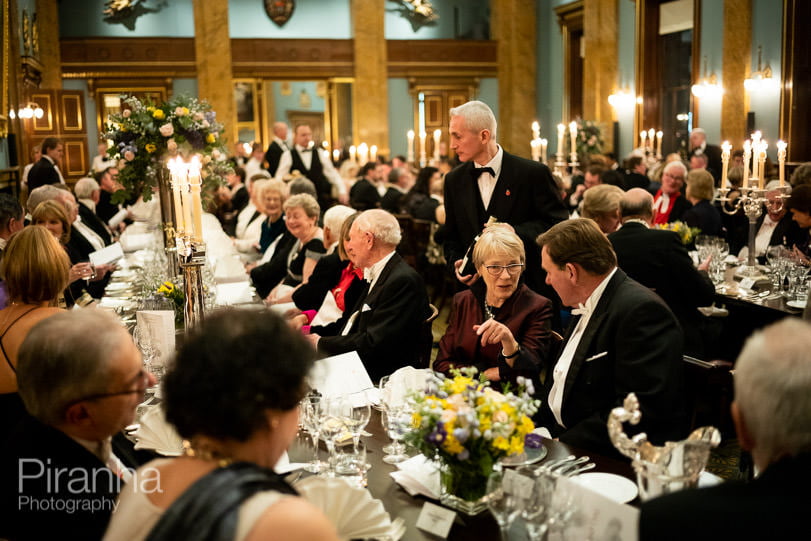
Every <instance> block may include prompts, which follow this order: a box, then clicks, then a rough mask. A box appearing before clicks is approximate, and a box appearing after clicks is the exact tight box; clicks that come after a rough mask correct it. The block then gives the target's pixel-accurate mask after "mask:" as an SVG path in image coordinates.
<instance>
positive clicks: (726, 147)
mask: <svg viewBox="0 0 811 541" xmlns="http://www.w3.org/2000/svg"><path fill="white" fill-rule="evenodd" d="M731 150H732V145H730V144H729V141H724V142H723V143H721V188H723V187H724V186H726V183H727V171H729V153H730V151H731Z"/></svg>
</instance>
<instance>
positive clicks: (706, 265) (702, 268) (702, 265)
mask: <svg viewBox="0 0 811 541" xmlns="http://www.w3.org/2000/svg"><path fill="white" fill-rule="evenodd" d="M710 261H712V255H709V256H707V259H705V260H704V261H702V262H701V263H699V265H698V267H696V268H697V269H698V270H700V271H708V270H709V269H710Z"/></svg>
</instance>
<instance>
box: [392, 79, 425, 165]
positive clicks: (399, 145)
mask: <svg viewBox="0 0 811 541" xmlns="http://www.w3.org/2000/svg"><path fill="white" fill-rule="evenodd" d="M408 130H414V131H415V132H416V131H418V130H417V129H416V128H415V127H414V106H413V102H412V97H411V94H409V93H408V79H389V148H390V149H391V155H392V156H396V155H398V154H402V155H403V156H407V155H408V138H407V137H406V133H407V132H408Z"/></svg>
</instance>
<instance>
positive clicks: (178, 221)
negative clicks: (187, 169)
mask: <svg viewBox="0 0 811 541" xmlns="http://www.w3.org/2000/svg"><path fill="white" fill-rule="evenodd" d="M179 161H180V158H172V159H170V160H169V171H170V172H171V173H172V199H173V201H174V205H175V234H176V235H177V236H183V233H184V232H185V229H186V226H185V224H184V222H183V203H182V200H181V196H180V171H179V163H178V162H179Z"/></svg>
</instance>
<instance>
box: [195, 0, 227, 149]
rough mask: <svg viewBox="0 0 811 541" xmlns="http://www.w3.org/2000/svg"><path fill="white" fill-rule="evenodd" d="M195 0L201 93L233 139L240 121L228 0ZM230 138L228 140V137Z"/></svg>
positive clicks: (198, 81)
mask: <svg viewBox="0 0 811 541" xmlns="http://www.w3.org/2000/svg"><path fill="white" fill-rule="evenodd" d="M193 1H194V4H193V6H194V53H195V61H196V64H197V94H198V96H199V98H200V99H201V100H206V101H208V103H210V104H211V107H212V108H213V109H214V110H215V111H216V112H217V118H218V119H219V120H220V122H222V123H223V124H225V134H224V135H223V138H224V139H226V140H227V139H230V137H229V134H230V133H232V131H233V130H232V128H233V123H234V122H236V110H235V107H234V89H233V84H232V79H233V72H232V69H231V39H230V37H229V36H228V2H223V1H222V0H193ZM226 142H227V141H226Z"/></svg>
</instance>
